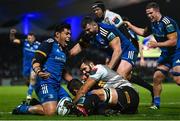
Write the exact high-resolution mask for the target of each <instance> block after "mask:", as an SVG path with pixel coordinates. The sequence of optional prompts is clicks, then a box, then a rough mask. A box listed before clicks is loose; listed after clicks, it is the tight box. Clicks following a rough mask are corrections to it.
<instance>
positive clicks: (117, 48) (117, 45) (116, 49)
mask: <svg viewBox="0 0 180 121" xmlns="http://www.w3.org/2000/svg"><path fill="white" fill-rule="evenodd" d="M109 45H110V47H111V48H112V50H113V54H112V56H111V59H110V61H109V63H108V67H109V68H111V69H112V68H114V66H115V64H116V63H117V62H118V60H119V59H120V55H121V52H122V50H121V40H120V38H119V37H115V38H114V39H113V40H112V41H111V42H110V43H109Z"/></svg>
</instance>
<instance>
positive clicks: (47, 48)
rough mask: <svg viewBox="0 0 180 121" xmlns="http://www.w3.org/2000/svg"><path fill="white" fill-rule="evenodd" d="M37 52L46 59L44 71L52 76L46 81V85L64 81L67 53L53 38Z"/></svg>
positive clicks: (44, 43)
mask: <svg viewBox="0 0 180 121" xmlns="http://www.w3.org/2000/svg"><path fill="white" fill-rule="evenodd" d="M37 52H39V53H42V54H43V55H44V56H45V57H46V60H44V63H43V65H42V66H41V67H42V69H43V71H45V72H48V73H50V74H51V75H50V77H49V79H47V80H45V81H46V82H45V83H54V84H59V83H60V82H61V80H62V71H63V69H64V66H65V63H66V54H65V52H64V51H63V50H62V49H61V47H60V45H59V44H58V42H57V41H56V40H55V39H53V38H49V39H47V40H45V41H44V42H43V43H42V44H41V45H40V46H39V49H38V50H37ZM41 83H43V82H41Z"/></svg>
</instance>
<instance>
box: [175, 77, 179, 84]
mask: <svg viewBox="0 0 180 121" xmlns="http://www.w3.org/2000/svg"><path fill="white" fill-rule="evenodd" d="M175 81H176V84H177V85H178V86H180V78H177V79H175Z"/></svg>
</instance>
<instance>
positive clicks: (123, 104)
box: [115, 86, 139, 114]
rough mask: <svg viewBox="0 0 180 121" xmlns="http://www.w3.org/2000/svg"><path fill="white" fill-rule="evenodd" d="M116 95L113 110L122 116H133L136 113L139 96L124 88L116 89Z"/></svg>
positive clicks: (130, 89) (132, 90)
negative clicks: (116, 110) (116, 100)
mask: <svg viewBox="0 0 180 121" xmlns="http://www.w3.org/2000/svg"><path fill="white" fill-rule="evenodd" d="M116 91H117V94H118V103H117V105H116V107H115V108H118V109H119V110H120V112H121V113H123V114H134V113H137V111H138V105H139V95H138V93H137V92H136V91H135V90H134V89H133V88H132V87H128V86H124V87H121V88H116Z"/></svg>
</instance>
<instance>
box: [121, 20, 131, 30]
mask: <svg viewBox="0 0 180 121" xmlns="http://www.w3.org/2000/svg"><path fill="white" fill-rule="evenodd" d="M123 23H124V25H125V26H127V27H128V28H129V27H130V26H131V23H130V22H129V21H123Z"/></svg>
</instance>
